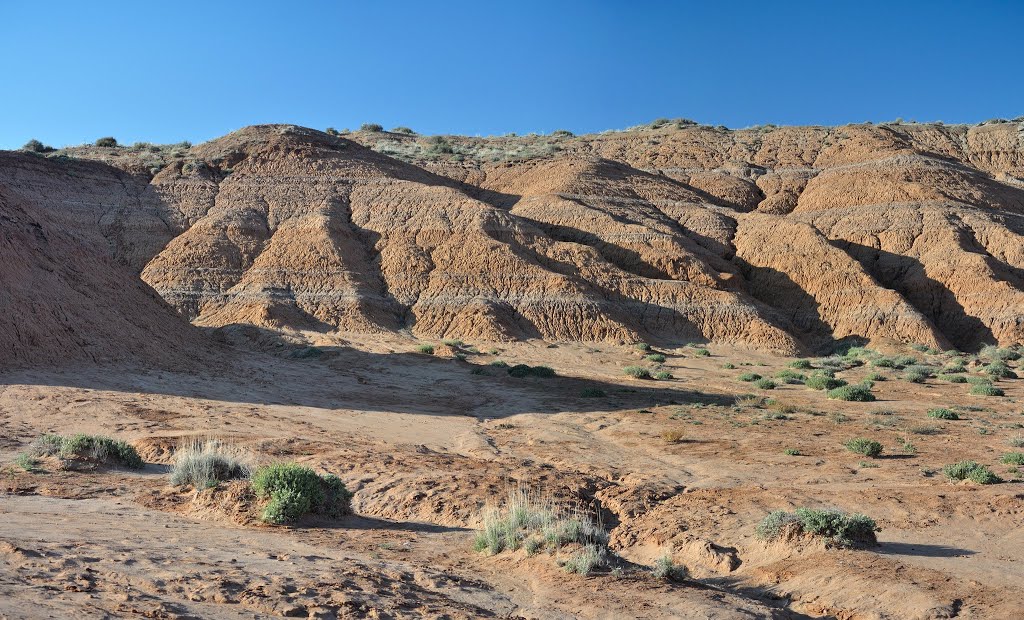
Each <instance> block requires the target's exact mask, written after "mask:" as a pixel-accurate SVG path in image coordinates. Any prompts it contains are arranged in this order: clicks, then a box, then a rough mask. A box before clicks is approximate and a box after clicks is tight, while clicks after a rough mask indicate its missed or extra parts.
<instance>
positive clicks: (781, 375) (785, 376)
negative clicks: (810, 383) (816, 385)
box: [775, 370, 807, 384]
mask: <svg viewBox="0 0 1024 620" xmlns="http://www.w3.org/2000/svg"><path fill="white" fill-rule="evenodd" d="M775 378H776V379H782V380H783V381H784V382H785V383H790V384H799V383H803V382H804V380H805V379H806V378H807V377H805V376H804V375H803V374H802V373H799V372H795V371H792V370H780V371H779V372H777V373H775Z"/></svg>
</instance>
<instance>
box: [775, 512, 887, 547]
mask: <svg viewBox="0 0 1024 620" xmlns="http://www.w3.org/2000/svg"><path fill="white" fill-rule="evenodd" d="M878 529H879V528H878V526H877V525H876V524H875V521H874V520H873V519H871V518H870V517H867V516H865V515H862V514H852V515H848V514H846V513H844V512H841V511H838V510H817V509H812V508H797V509H796V511H794V512H792V513H789V512H785V511H783V510H778V511H775V512H772V513H770V514H769V515H768V516H767V517H765V518H764V520H762V521H761V523H760V524H758V526H757V528H756V529H755V532H756V534H757V536H758V538H760V539H762V540H766V541H772V540H778V539H779V538H783V537H785V536H787V535H788V534H789V533H790V532H792V533H794V534H809V535H812V536H817V537H820V538H824V539H825V542H826V545H827V546H832V547H861V546H870V545H875V544H877V543H878V538H877V537H876V535H875V532H877V531H878Z"/></svg>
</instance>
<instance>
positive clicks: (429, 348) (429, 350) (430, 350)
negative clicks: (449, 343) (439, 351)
mask: <svg viewBox="0 0 1024 620" xmlns="http://www.w3.org/2000/svg"><path fill="white" fill-rule="evenodd" d="M416 350H417V351H418V352H420V353H426V354H427V355H433V354H434V345H432V344H421V345H419V346H418V347H416Z"/></svg>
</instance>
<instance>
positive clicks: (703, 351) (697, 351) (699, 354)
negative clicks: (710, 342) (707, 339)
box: [693, 349, 711, 357]
mask: <svg viewBox="0 0 1024 620" xmlns="http://www.w3.org/2000/svg"><path fill="white" fill-rule="evenodd" d="M693 354H694V355H696V356H697V357H708V356H710V355H711V351H708V350H707V349H694V350H693Z"/></svg>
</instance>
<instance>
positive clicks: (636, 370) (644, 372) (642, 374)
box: [622, 366, 651, 379]
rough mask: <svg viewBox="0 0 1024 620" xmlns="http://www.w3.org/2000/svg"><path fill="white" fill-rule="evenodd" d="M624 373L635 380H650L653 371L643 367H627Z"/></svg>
mask: <svg viewBox="0 0 1024 620" xmlns="http://www.w3.org/2000/svg"><path fill="white" fill-rule="evenodd" d="M622 371H623V372H624V373H626V374H627V375H629V376H630V377H633V378H634V379H650V378H651V371H650V370H648V369H646V368H644V367H643V366H626V367H625V368H623V369H622Z"/></svg>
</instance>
